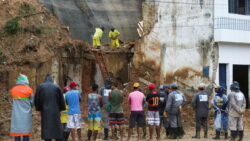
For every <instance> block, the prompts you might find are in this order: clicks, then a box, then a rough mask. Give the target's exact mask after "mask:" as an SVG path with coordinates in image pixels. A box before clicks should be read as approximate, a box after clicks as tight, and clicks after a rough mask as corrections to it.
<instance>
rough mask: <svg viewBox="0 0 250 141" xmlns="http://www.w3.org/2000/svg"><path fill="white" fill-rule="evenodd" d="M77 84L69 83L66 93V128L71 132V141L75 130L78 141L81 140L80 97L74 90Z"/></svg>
mask: <svg viewBox="0 0 250 141" xmlns="http://www.w3.org/2000/svg"><path fill="white" fill-rule="evenodd" d="M76 86H77V84H76V83H75V82H71V83H70V85H69V87H70V90H69V91H68V92H67V93H66V102H67V105H68V106H69V109H68V123H67V127H68V128H69V129H70V130H71V136H72V139H73V141H76V140H75V136H76V135H75V130H77V134H78V141H80V140H81V111H80V101H81V95H80V92H79V91H78V90H76Z"/></svg>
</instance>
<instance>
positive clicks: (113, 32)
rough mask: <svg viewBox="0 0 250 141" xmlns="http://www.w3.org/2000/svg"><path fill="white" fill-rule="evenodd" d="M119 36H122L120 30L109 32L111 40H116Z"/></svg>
mask: <svg viewBox="0 0 250 141" xmlns="http://www.w3.org/2000/svg"><path fill="white" fill-rule="evenodd" d="M118 35H120V32H119V31H118V30H114V31H109V38H111V39H116V38H117V36H118Z"/></svg>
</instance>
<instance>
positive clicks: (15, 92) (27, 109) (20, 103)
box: [10, 74, 34, 141]
mask: <svg viewBox="0 0 250 141" xmlns="http://www.w3.org/2000/svg"><path fill="white" fill-rule="evenodd" d="M28 85H29V80H28V78H27V76H25V75H22V74H20V75H19V76H18V78H17V80H16V86H15V87H13V88H12V89H11V91H10V94H11V96H12V99H13V106H12V116H11V127H10V136H14V137H15V141H21V137H22V136H23V141H29V136H30V135H31V132H32V105H33V99H34V95H33V90H32V89H31V88H30V87H29V86H28Z"/></svg>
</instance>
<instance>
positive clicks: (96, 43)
mask: <svg viewBox="0 0 250 141" xmlns="http://www.w3.org/2000/svg"><path fill="white" fill-rule="evenodd" d="M103 32H104V27H103V26H100V27H99V28H96V29H95V34H94V36H93V47H95V48H96V49H100V47H101V41H102V35H103Z"/></svg>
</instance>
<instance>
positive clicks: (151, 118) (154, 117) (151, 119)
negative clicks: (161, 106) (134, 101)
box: [148, 111, 160, 126]
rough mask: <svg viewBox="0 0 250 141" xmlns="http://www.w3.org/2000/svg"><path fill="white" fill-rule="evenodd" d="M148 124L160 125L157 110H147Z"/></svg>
mask: <svg viewBox="0 0 250 141" xmlns="http://www.w3.org/2000/svg"><path fill="white" fill-rule="evenodd" d="M148 125H152V126H154V125H155V126H160V115H159V111H148Z"/></svg>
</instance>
